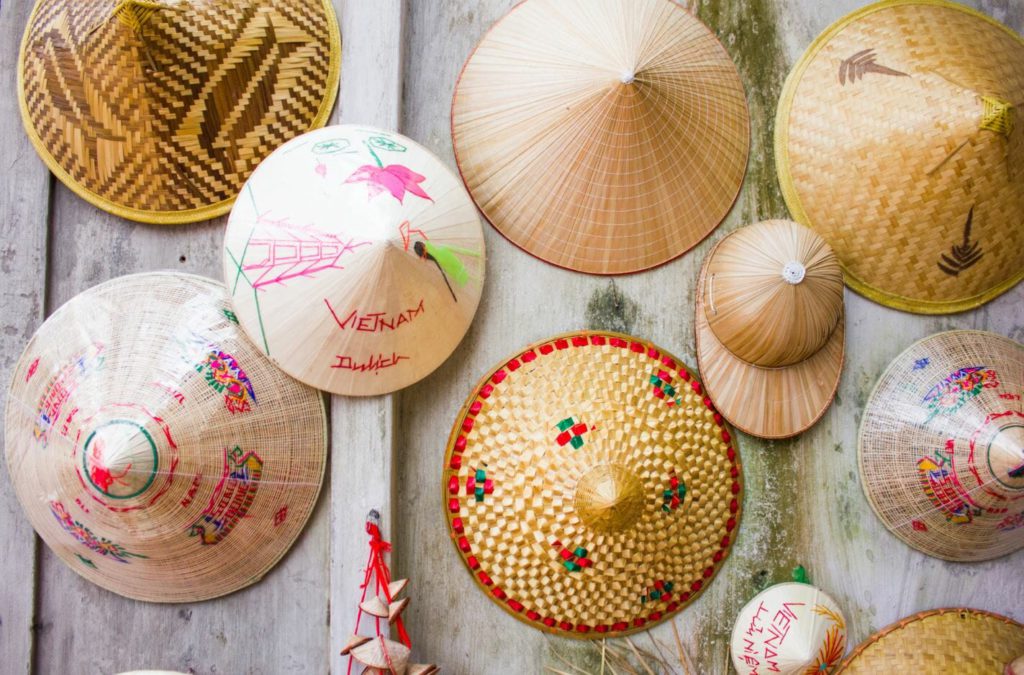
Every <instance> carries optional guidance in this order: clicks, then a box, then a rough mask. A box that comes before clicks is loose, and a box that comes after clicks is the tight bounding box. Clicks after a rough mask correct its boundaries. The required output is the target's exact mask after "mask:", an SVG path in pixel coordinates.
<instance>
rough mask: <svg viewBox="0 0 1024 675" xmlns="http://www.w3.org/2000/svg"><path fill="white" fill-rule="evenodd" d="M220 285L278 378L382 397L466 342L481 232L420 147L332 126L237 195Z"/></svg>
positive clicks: (462, 197) (273, 161) (269, 163)
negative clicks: (285, 375)
mask: <svg viewBox="0 0 1024 675" xmlns="http://www.w3.org/2000/svg"><path fill="white" fill-rule="evenodd" d="M224 274H225V279H226V280H227V283H228V289H229V290H230V291H231V294H232V299H233V301H234V304H235V309H236V311H237V313H238V318H239V321H240V322H241V324H242V327H243V328H244V329H245V331H246V332H247V333H248V334H249V337H251V338H252V340H253V341H254V342H255V343H256V344H257V345H259V346H260V347H261V348H262V349H263V351H264V352H265V353H266V354H268V355H269V356H270V359H271V360H272V361H274V363H276V364H278V366H280V367H281V368H282V369H283V370H284V371H285V372H287V373H288V374H290V375H292V376H293V377H296V378H298V379H299V380H301V381H303V382H305V383H307V384H309V385H312V386H314V387H317V388H318V389H324V390H327V391H329V392H331V393H334V394H346V395H356V396H364V395H373V394H383V393H386V392H390V391H394V390H396V389H401V388H402V387H405V386H408V385H410V384H412V383H414V382H416V381H417V380H419V379H420V378H422V377H424V376H426V375H427V374H429V373H430V372H432V371H433V370H434V369H435V368H437V367H438V366H439V365H441V363H442V362H443V361H444V360H445V359H447V358H448V356H449V355H450V354H451V353H452V352H453V351H454V350H455V347H456V346H457V345H458V344H459V341H460V340H462V336H463V335H465V333H466V330H467V329H468V328H469V324H470V322H471V321H472V320H473V315H474V314H475V312H476V307H477V304H478V303H479V301H480V293H481V291H482V288H483V282H484V240H483V232H482V228H481V226H480V218H479V216H478V215H477V211H476V209H475V208H474V207H473V202H472V200H470V198H469V195H467V194H466V190H465V189H464V188H463V187H462V185H461V184H460V183H459V181H458V179H457V178H456V177H455V175H454V174H453V173H452V172H451V171H450V170H449V169H448V168H447V167H446V166H445V165H444V164H443V163H442V162H441V161H440V160H439V159H438V158H437V157H436V156H434V155H433V154H432V153H430V152H429V151H428V150H427V149H426V148H424V147H423V146H421V145H419V144H417V143H415V142H414V141H412V140H410V139H408V138H406V137H404V136H401V135H399V134H395V133H390V132H387V131H382V130H380V129H373V128H369V127H358V126H350V125H342V126H335V127H328V128H326V129H320V130H318V131H314V132H311V133H309V134H306V135H304V136H301V137H299V138H297V139H295V140H294V141H292V142H290V143H288V144H287V145H285V146H284V147H282V148H280V149H279V150H277V151H276V152H275V153H274V154H273V155H271V156H270V157H269V158H268V159H267V160H266V161H265V162H263V164H261V165H260V167H259V168H258V169H257V170H256V171H255V172H254V173H253V175H252V177H251V178H250V179H249V181H248V182H247V183H246V184H245V188H244V189H243V191H242V196H241V198H240V199H239V200H238V202H237V203H236V204H235V207H234V209H233V210H232V211H231V218H230V220H229V221H228V229H227V234H226V236H225V240H224Z"/></svg>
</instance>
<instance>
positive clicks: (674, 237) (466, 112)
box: [452, 0, 750, 274]
mask: <svg viewBox="0 0 1024 675" xmlns="http://www.w3.org/2000/svg"><path fill="white" fill-rule="evenodd" d="M749 126H750V123H749V117H748V112H747V103H746V99H745V98H744V94H743V85H742V83H741V82H740V77H739V73H738V72H737V70H736V66H735V64H733V62H732V60H731V59H730V58H729V55H728V53H727V52H726V51H725V48H724V47H723V46H722V45H721V43H719V41H718V40H717V39H716V38H715V35H714V34H713V33H712V32H711V31H710V30H709V29H708V28H707V26H705V25H704V24H703V23H701V22H700V20H699V19H697V18H696V17H694V16H693V15H691V14H690V13H689V12H687V11H686V10H685V9H684V8H683V7H682V6H680V5H679V4H677V3H676V2H673V1H672V0H525V1H524V2H522V3H520V4H519V5H517V6H516V7H515V8H513V9H512V11H511V12H509V14H508V15H506V16H505V17H504V18H503V19H501V20H500V21H499V22H498V23H496V24H495V25H494V26H493V27H492V28H491V29H490V31H489V32H488V33H487V34H486V35H485V36H484V37H483V39H482V40H481V41H480V44H479V45H477V47H476V50H475V51H474V52H473V54H472V55H471V56H470V57H469V60H468V61H467V62H466V65H465V67H464V69H463V71H462V74H461V76H460V77H459V81H458V83H457V84H456V87H455V96H454V98H453V100H452V142H453V145H454V148H455V157H456V160H457V161H458V164H459V170H460V171H461V172H462V177H463V180H465V182H466V186H467V187H468V188H469V191H470V192H471V193H472V195H473V198H474V199H475V200H476V202H477V204H478V205H479V206H480V209H481V210H482V211H483V213H484V215H485V216H486V217H487V218H488V220H490V221H491V223H492V224H493V225H494V227H495V228H497V230H498V231H499V232H501V233H502V234H503V235H505V236H506V237H507V238H508V239H509V240H510V241H512V243H514V244H515V245H517V246H519V247H521V248H523V249H525V250H526V251H527V252H529V253H530V254H532V255H535V256H537V257H538V258H541V259H542V260H545V261H547V262H550V263H553V264H555V265H559V266H561V267H567V268H570V269H573V270H578V271H581V272H590V273H594V274H623V273H628V272H636V271H638V270H643V269H647V268H649V267H653V266H655V265H659V264H661V263H664V262H666V261H668V260H671V259H673V258H675V257H677V256H680V255H682V254H683V253H685V252H686V251H687V250H689V249H690V248H692V247H693V246H694V245H696V244H697V242H699V241H700V240H701V239H703V238H704V237H706V236H707V235H708V234H709V233H710V232H711V231H712V230H713V229H714V228H716V227H717V226H718V224H719V223H720V222H721V221H722V220H723V219H724V218H725V216H726V214H727V213H728V212H729V210H730V209H731V208H732V205H733V202H734V201H735V199H736V195H737V194H738V193H739V189H740V185H741V184H742V182H743V176H744V173H745V171H746V165H747V153H748V150H749V143H750V130H749Z"/></svg>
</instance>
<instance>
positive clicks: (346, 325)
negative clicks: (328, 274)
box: [324, 298, 423, 333]
mask: <svg viewBox="0 0 1024 675" xmlns="http://www.w3.org/2000/svg"><path fill="white" fill-rule="evenodd" d="M324 302H325V303H326V304H327V309H329V310H330V312H331V316H333V317H334V321H335V322H336V323H337V324H338V328H340V329H341V330H356V331H361V332H363V333H383V332H386V331H392V330H396V329H398V328H401V327H402V326H403V325H405V324H407V323H410V322H411V321H412V320H413V319H415V318H416V317H418V316H419V315H420V314H422V313H423V300H422V299H420V302H419V304H418V305H416V306H415V307H413V308H411V309H407V310H405V311H404V312H399V313H398V314H394V315H388V314H387V313H386V312H365V313H360V312H359V310H357V309H354V310H352V312H351V313H350V314H349V315H348V316H346V317H345V318H344V319H342V318H341V317H339V316H338V314H337V313H336V312H335V311H334V308H333V307H331V303H330V302H329V301H328V300H327V298H324Z"/></svg>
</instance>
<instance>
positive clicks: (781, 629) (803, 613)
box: [730, 583, 846, 675]
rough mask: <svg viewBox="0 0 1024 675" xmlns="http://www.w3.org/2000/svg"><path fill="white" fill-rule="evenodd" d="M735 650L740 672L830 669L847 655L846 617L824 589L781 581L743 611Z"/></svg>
mask: <svg viewBox="0 0 1024 675" xmlns="http://www.w3.org/2000/svg"><path fill="white" fill-rule="evenodd" d="M730 653H731V654H732V664H733V666H734V667H735V668H736V672H737V673H739V674H740V675H757V674H758V673H766V672H768V673H780V675H820V674H821V673H827V672H828V671H829V670H831V669H832V668H833V667H834V666H835V665H836V664H838V663H839V661H840V659H842V658H843V655H844V654H845V653H846V619H845V618H844V617H843V613H842V611H841V610H840V609H839V605H837V604H836V601H835V600H833V599H832V598H831V597H829V596H828V594H826V593H825V592H824V591H822V590H820V589H818V588H815V587H814V586H811V585H809V584H801V583H785V584H776V585H775V586H772V587H771V588H767V589H765V590H763V591H761V592H760V593H758V594H757V595H756V596H754V598H753V599H752V600H751V601H750V602H748V603H747V604H746V606H744V607H743V609H741V610H740V613H739V616H737V617H736V624H735V626H734V627H733V630H732V640H731V642H730Z"/></svg>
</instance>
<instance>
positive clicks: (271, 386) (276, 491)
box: [4, 273, 327, 602]
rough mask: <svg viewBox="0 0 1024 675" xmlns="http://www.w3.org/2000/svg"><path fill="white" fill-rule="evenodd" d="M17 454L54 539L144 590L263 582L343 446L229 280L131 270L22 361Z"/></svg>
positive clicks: (118, 585) (217, 588)
mask: <svg viewBox="0 0 1024 675" xmlns="http://www.w3.org/2000/svg"><path fill="white" fill-rule="evenodd" d="M5 423H6V427H5V439H4V440H5V452H6V460H7V469H8V472H9V474H10V480H11V484H12V485H13V487H14V491H15V493H16V494H17V496H18V500H19V501H20V502H21V505H22V507H23V508H24V509H25V514H26V515H27V516H28V519H29V520H30V521H31V523H32V526H33V527H34V528H35V530H36V532H38V533H39V536H40V537H42V538H43V541H45V542H46V544H47V545H48V546H49V547H50V548H51V549H52V550H53V552H54V553H56V554H57V556H59V557H60V559H61V560H63V561H64V562H65V563H66V564H67V565H68V566H69V567H71V568H72V569H73V570H74V571H75V572H78V573H79V574H81V575H82V576H84V577H85V578H86V579H88V580H89V581H92V582H94V583H96V584H98V585H100V586H102V587H104V588H106V589H109V590H111V591H114V592H115V593H120V594H121V595H125V596H128V597H131V598H136V599H139V600H150V601H155V602H189V601H195V600H204V599H207V598H212V597H216V596H220V595H224V594H226V593H230V592H232V591H235V590H237V589H239V588H243V587H245V586H248V585H249V584H252V583H254V582H255V581H257V580H258V579H260V578H261V577H262V576H263V575H264V574H266V572H267V571H268V570H269V569H270V568H271V567H272V566H273V565H274V564H275V563H276V562H277V561H278V560H279V559H280V558H281V556H283V555H284V553H285V552H286V551H287V550H288V548H289V547H290V546H291V545H292V543H293V542H294V541H295V538H296V537H297V536H298V534H299V532H300V531H301V530H302V527H303V525H304V524H305V522H306V520H307V519H308V517H309V515H310V513H311V511H312V509H313V506H314V504H315V503H316V498H317V494H318V493H319V491H320V484H321V481H322V480H323V473H324V464H325V460H326V454H327V442H326V433H325V432H326V425H325V417H324V410H323V401H322V397H321V395H320V394H319V393H318V392H316V391H315V390H313V389H310V388H309V387H306V386H303V385H301V384H300V383H298V382H296V381H294V380H292V379H291V378H289V377H287V376H286V375H285V374H284V373H282V372H281V371H280V370H278V369H277V368H275V367H274V366H273V364H271V363H270V362H269V361H268V360H267V359H266V358H265V357H264V356H263V355H262V354H261V353H260V351H259V350H258V349H257V348H256V347H255V346H254V345H253V344H252V342H250V341H249V339H248V338H246V337H245V336H244V335H243V334H242V332H241V330H240V329H239V328H238V326H237V324H236V323H235V320H234V314H233V313H232V312H231V310H230V309H229V304H228V298H227V293H226V292H225V289H224V286H223V285H222V284H220V283H218V282H215V281H213V280H210V279H204V278H202V277H197V276H192V275H186V274H174V273H156V274H139V275H133V276H127V277H121V278H119V279H114V280H112V281H108V282H106V283H104V284H101V285H99V286H96V287H94V288H92V289H90V290H88V291H85V292H84V293H82V294H80V295H78V296H76V297H75V298H73V299H72V300H70V301H69V302H68V303H67V304H65V305H64V306H62V307H61V308H60V309H58V310H57V311H56V312H55V313H54V314H53V316H51V317H50V318H49V319H48V320H47V321H46V322H45V323H44V324H43V325H42V327H41V328H40V329H39V330H38V331H37V332H36V334H35V336H34V337H33V338H32V340H31V341H30V342H29V344H28V346H27V347H26V348H25V351H24V353H23V354H22V356H21V359H20V360H19V362H18V363H17V365H16V366H15V368H14V371H13V381H12V384H11V388H10V392H9V396H8V399H7V408H6V414H5Z"/></svg>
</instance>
